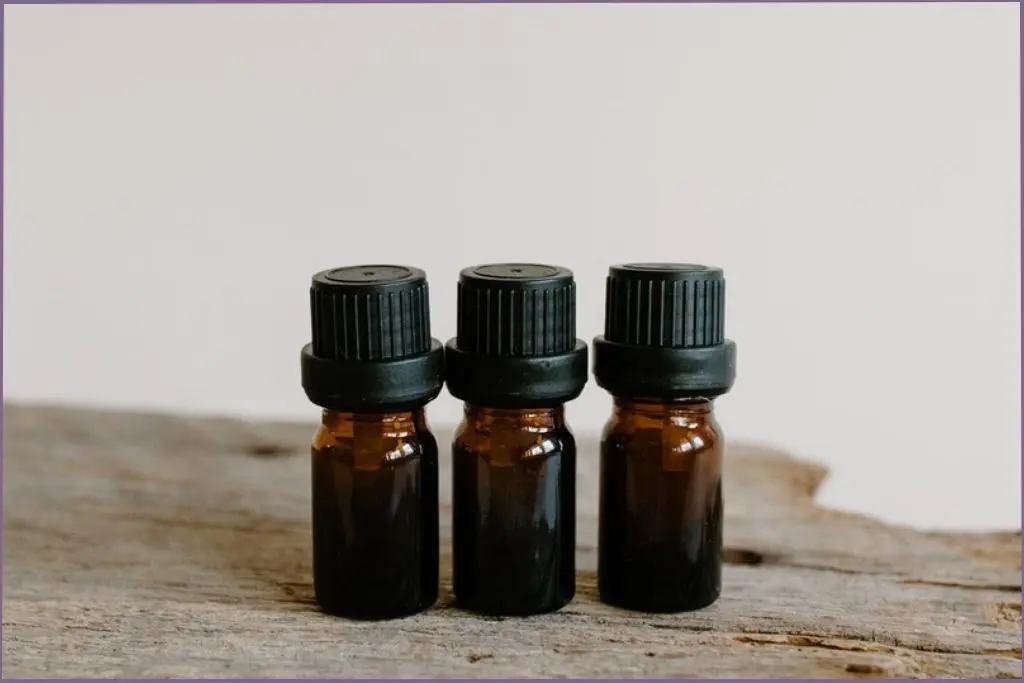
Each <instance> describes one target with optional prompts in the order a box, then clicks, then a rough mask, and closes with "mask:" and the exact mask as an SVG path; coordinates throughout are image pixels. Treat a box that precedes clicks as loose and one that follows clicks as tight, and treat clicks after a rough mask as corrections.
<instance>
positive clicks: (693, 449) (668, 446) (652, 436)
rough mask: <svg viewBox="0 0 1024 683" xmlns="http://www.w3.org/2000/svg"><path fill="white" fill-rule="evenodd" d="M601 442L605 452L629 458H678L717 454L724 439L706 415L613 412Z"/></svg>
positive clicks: (710, 415) (719, 430) (715, 422)
mask: <svg viewBox="0 0 1024 683" xmlns="http://www.w3.org/2000/svg"><path fill="white" fill-rule="evenodd" d="M601 441H602V448H603V449H604V450H605V451H606V452H616V451H617V452H621V453H624V454H626V455H629V456H632V457H643V456H644V455H645V454H650V455H651V456H652V457H655V456H656V457H658V458H661V457H665V456H672V455H678V456H681V457H682V456H693V455H698V454H701V453H720V452H721V450H722V445H723V441H724V435H723V433H722V429H721V427H720V426H719V424H718V421H717V420H715V418H714V414H713V413H710V412H708V413H706V414H697V415H688V414H676V415H666V416H661V417H657V418H655V417H651V416H646V415H638V414H631V413H624V412H622V411H616V413H615V414H613V415H612V416H611V417H610V418H609V419H608V421H607V423H605V426H604V430H603V432H602V435H601Z"/></svg>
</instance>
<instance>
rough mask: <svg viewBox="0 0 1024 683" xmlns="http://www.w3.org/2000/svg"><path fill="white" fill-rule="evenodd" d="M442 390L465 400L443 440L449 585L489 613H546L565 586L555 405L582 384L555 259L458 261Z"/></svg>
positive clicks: (566, 505)
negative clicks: (452, 431) (448, 475)
mask: <svg viewBox="0 0 1024 683" xmlns="http://www.w3.org/2000/svg"><path fill="white" fill-rule="evenodd" d="M458 292H459V293H458V336H457V337H455V338H454V339H452V340H450V341H449V342H448V343H447V344H446V346H445V358H446V361H445V363H446V373H447V382H448V388H449V391H451V393H452V394H453V395H454V396H455V397H456V398H459V399H461V400H462V401H464V402H465V417H464V419H463V421H462V424H461V425H460V426H459V428H458V430H457V432H456V435H455V440H454V443H453V446H452V458H453V462H452V467H453V490H452V516H453V517H452V522H453V524H452V528H453V529H452V536H453V538H452V552H453V565H454V576H453V584H454V585H453V588H454V593H455V600H456V603H457V605H458V606H459V607H461V608H463V609H466V610H470V611H474V612H477V613H482V614H489V615H527V614H538V613H543V612H552V611H554V610H557V609H559V608H561V607H562V606H563V605H565V604H566V603H568V602H569V601H570V600H572V598H573V596H574V594H575V590H576V587H575V580H576V577H575V570H576V563H575V552H576V440H575V438H574V437H573V435H572V432H570V431H569V428H568V426H567V425H566V422H565V411H564V404H565V403H566V402H568V401H570V400H572V399H574V398H576V397H577V396H579V394H580V392H581V391H582V390H583V387H584V385H585V384H586V381H587V346H586V344H585V343H584V342H583V341H582V340H579V339H577V338H576V284H575V281H574V279H573V274H572V272H571V271H569V270H567V269H565V268H560V267H557V266H548V265H538V264H526V263H508V264H492V265H485V266H477V267H473V268H466V269H465V270H463V271H462V273H461V274H460V278H459V289H458Z"/></svg>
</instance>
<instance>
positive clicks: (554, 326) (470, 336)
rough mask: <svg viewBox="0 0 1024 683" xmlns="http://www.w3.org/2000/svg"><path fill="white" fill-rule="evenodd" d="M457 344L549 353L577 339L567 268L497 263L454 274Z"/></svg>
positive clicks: (478, 349) (477, 349)
mask: <svg viewBox="0 0 1024 683" xmlns="http://www.w3.org/2000/svg"><path fill="white" fill-rule="evenodd" d="M458 306H459V309H458V337H457V341H458V346H459V348H460V349H461V350H463V351H465V352H466V353H483V354H488V355H497V356H551V355H556V354H559V353H565V352H566V351H570V350H572V348H573V346H574V345H575V344H576V282H575V281H574V280H573V275H572V272H571V271H569V270H567V269H565V268H559V267H557V266H544V265H539V264H535V263H500V264H493V265H486V266H475V267H472V268H466V269H464V270H463V271H462V272H461V273H460V275H459V293H458Z"/></svg>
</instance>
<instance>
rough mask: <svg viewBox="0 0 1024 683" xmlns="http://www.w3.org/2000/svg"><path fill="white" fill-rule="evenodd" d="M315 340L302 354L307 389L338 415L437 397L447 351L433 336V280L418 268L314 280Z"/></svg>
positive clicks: (337, 273)
mask: <svg viewBox="0 0 1024 683" xmlns="http://www.w3.org/2000/svg"><path fill="white" fill-rule="evenodd" d="M309 299H310V313H311V319H312V333H313V338H312V342H311V343H310V344H307V345H306V346H305V347H304V348H303V349H302V386H303V388H304V389H305V390H306V395H307V396H308V397H309V399H310V401H312V402H313V403H315V404H317V405H319V406H321V407H323V408H328V409H332V410H344V411H353V412H359V411H368V412H380V411H388V410H405V409H411V408H414V407H418V406H421V405H423V404H425V403H427V402H429V401H431V400H433V399H434V398H435V397H436V396H437V395H438V393H440V391H441V385H442V383H443V350H442V348H441V344H440V342H438V341H437V340H435V339H431V337H430V297H429V291H428V287H427V278H426V275H425V274H424V272H423V271H422V270H420V269H418V268H409V267H406V266H395V265H366V266H348V267H344V268H334V269H332V270H325V271H323V272H320V273H317V274H316V275H314V276H313V282H312V286H311V287H310V291H309Z"/></svg>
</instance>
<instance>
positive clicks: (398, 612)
mask: <svg viewBox="0 0 1024 683" xmlns="http://www.w3.org/2000/svg"><path fill="white" fill-rule="evenodd" d="M436 603H437V598H436V597H435V598H434V599H433V600H429V601H428V600H422V601H420V602H416V603H405V604H397V605H396V604H390V605H353V604H351V603H334V602H328V601H320V600H317V606H318V607H319V608H320V611H321V612H322V613H323V614H326V615H328V616H331V617H339V618H342V619H351V620H353V621H387V620H389V619H402V618H404V617H411V616H415V615H417V614H420V613H422V612H426V611H427V610H428V609H430V608H431V607H433V606H434V605H435V604H436Z"/></svg>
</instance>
